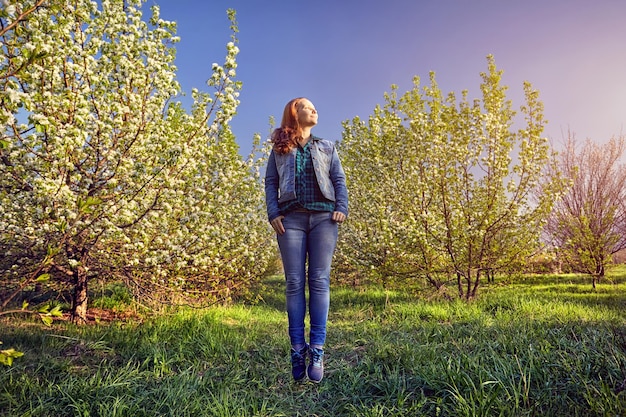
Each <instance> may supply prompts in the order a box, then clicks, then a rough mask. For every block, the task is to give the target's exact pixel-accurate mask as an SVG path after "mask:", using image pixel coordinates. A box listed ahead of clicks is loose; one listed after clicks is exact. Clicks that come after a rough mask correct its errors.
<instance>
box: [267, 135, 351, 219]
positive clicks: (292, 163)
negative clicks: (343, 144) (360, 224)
mask: <svg viewBox="0 0 626 417" xmlns="http://www.w3.org/2000/svg"><path fill="white" fill-rule="evenodd" d="M309 146H310V147H311V159H312V160H313V169H314V170H315V177H316V178H317V183H318V185H319V187H320V191H321V192H322V194H323V195H324V197H326V198H327V199H328V200H330V201H334V202H335V211H341V212H342V213H344V214H345V215H348V190H347V188H346V175H345V174H344V172H343V168H342V166H341V162H340V161H339V156H338V155H337V150H336V149H335V145H334V144H333V143H332V142H330V141H327V140H324V139H321V138H317V137H314V136H311V142H310V144H309ZM296 152H297V149H296V148H294V149H292V150H291V152H289V153H286V154H284V155H279V154H277V153H275V152H274V151H272V152H271V153H270V157H269V160H268V162H267V170H266V171H265V202H266V205H267V216H268V218H269V220H273V219H274V218H276V217H278V216H280V214H281V213H280V210H279V208H278V203H279V202H283V201H289V200H294V199H296Z"/></svg>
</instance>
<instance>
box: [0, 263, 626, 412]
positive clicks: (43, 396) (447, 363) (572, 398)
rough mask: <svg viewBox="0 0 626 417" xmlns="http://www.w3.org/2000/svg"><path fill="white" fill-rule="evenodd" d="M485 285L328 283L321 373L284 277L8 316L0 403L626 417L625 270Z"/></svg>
mask: <svg viewBox="0 0 626 417" xmlns="http://www.w3.org/2000/svg"><path fill="white" fill-rule="evenodd" d="M610 278H611V279H610V280H605V281H604V282H603V283H601V284H600V285H599V286H598V288H597V289H596V290H595V291H594V290H592V288H591V283H590V281H589V280H588V279H586V278H582V277H576V276H558V277H557V276H555V277H529V278H523V279H518V280H516V281H512V282H511V283H509V284H508V285H504V283H503V282H497V283H496V284H492V285H491V286H489V287H484V288H482V289H481V292H480V293H479V294H480V297H479V299H478V300H476V301H474V302H472V303H469V304H468V303H465V302H461V301H455V302H441V301H430V302H427V301H420V300H416V299H415V298H414V297H412V296H410V295H409V294H408V293H407V292H394V291H384V290H375V289H368V290H360V291H359V290H351V289H339V288H334V289H333V290H332V302H331V316H330V322H329V329H328V333H329V334H328V341H327V349H326V352H327V357H326V376H325V378H324V380H323V381H322V383H321V384H319V385H318V384H313V383H294V382H292V381H291V379H290V367H289V366H290V365H289V361H288V351H289V344H288V340H287V330H286V326H287V324H286V314H285V312H284V297H283V295H282V292H283V282H282V277H272V278H271V279H269V280H268V281H267V282H266V288H265V290H264V291H263V294H262V296H263V301H262V302H260V303H258V304H256V305H235V306H231V307H215V308H211V309H207V310H191V309H185V310H180V311H177V312H175V313H172V314H169V315H164V316H160V317H156V318H149V319H144V320H138V319H127V320H124V321H112V322H104V321H101V322H100V323H98V324H94V325H89V326H84V327H80V328H77V327H74V326H72V325H70V324H68V323H65V322H57V323H55V324H54V325H53V326H52V327H45V326H43V325H41V324H40V323H38V322H36V321H34V320H33V321H28V322H24V321H23V320H22V319H21V318H20V320H19V321H18V320H16V319H9V318H7V317H2V321H0V329H2V330H1V331H0V340H2V341H3V342H4V346H6V347H9V346H11V347H15V348H16V349H19V350H22V351H23V352H24V353H25V356H23V357H22V358H19V359H17V360H16V361H15V362H14V365H13V366H12V367H1V368H0V415H2V416H133V417H139V416H221V417H227V416H242V417H243V416H369V417H374V416H422V415H423V416H515V417H519V416H568V417H573V416H626V272H624V270H622V271H617V272H614V273H613V274H612V275H611V277H610Z"/></svg>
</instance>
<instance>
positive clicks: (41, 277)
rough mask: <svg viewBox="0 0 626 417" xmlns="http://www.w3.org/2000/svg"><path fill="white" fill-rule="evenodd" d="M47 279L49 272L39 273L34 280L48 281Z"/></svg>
mask: <svg viewBox="0 0 626 417" xmlns="http://www.w3.org/2000/svg"><path fill="white" fill-rule="evenodd" d="M49 279H50V274H41V275H39V276H38V277H37V279H36V280H35V282H44V281H48V280H49Z"/></svg>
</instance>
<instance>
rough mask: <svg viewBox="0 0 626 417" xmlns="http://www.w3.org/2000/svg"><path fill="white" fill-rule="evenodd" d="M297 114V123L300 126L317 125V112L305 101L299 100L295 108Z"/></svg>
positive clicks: (311, 104)
mask: <svg viewBox="0 0 626 417" xmlns="http://www.w3.org/2000/svg"><path fill="white" fill-rule="evenodd" d="M296 111H297V113H298V123H300V126H302V127H305V126H310V127H312V126H315V125H316V124H317V110H315V106H314V105H313V103H311V102H310V101H309V100H307V99H303V100H301V101H300V102H299V103H298V105H297V106H296Z"/></svg>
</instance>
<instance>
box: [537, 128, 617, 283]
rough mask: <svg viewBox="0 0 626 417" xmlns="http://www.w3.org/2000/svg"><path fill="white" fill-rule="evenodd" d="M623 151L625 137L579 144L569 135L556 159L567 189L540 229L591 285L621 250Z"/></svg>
mask: <svg viewBox="0 0 626 417" xmlns="http://www.w3.org/2000/svg"><path fill="white" fill-rule="evenodd" d="M625 149H626V138H625V137H624V136H620V137H614V138H611V140H609V141H608V142H607V143H604V144H601V143H596V142H593V141H591V140H589V139H587V140H586V141H585V142H584V144H583V145H582V147H581V148H579V147H578V144H577V142H576V140H575V137H574V135H572V134H570V135H569V137H568V139H567V142H566V144H565V147H564V150H563V151H562V152H561V153H560V154H559V158H558V164H559V165H558V170H559V172H560V173H561V174H562V175H564V176H565V177H567V178H568V179H569V180H570V181H571V187H570V188H569V189H568V190H567V192H566V193H565V195H564V196H563V198H562V199H561V200H559V201H558V202H557V204H556V205H555V206H554V209H553V211H552V213H551V215H550V217H549V221H548V223H547V224H546V228H545V230H546V233H547V236H548V238H549V240H550V242H551V243H552V245H553V246H554V247H555V248H556V250H557V251H558V254H559V256H560V257H561V258H562V259H563V261H564V262H567V263H568V264H569V265H570V267H571V268H572V269H573V270H574V271H576V272H582V273H586V274H590V275H591V276H592V285H593V287H594V288H595V285H596V282H597V281H598V280H599V279H600V278H601V277H603V276H604V273H605V267H606V266H607V265H608V264H609V263H610V262H611V255H613V254H615V253H617V252H619V251H620V250H622V249H625V248H626V206H625V203H624V202H625V200H626V166H625V165H624V164H623V163H622V157H623V156H624V150H625Z"/></svg>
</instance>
